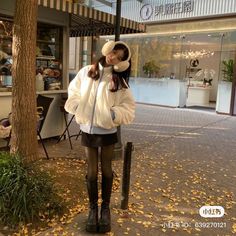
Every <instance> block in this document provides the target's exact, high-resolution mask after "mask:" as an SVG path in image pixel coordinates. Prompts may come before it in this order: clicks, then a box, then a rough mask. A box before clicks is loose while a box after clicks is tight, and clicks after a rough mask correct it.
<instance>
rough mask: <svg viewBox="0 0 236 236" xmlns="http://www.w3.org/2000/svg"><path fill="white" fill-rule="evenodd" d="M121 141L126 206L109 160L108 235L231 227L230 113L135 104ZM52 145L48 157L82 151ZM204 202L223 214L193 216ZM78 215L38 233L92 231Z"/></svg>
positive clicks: (233, 120)
mask: <svg viewBox="0 0 236 236" xmlns="http://www.w3.org/2000/svg"><path fill="white" fill-rule="evenodd" d="M74 129H76V125H74ZM122 140H123V143H126V142H127V141H130V142H133V144H134V146H135V150H134V152H133V156H132V168H131V169H132V172H131V186H130V198H129V210H127V211H122V210H121V209H120V200H121V190H120V186H121V179H122V176H121V175H122V160H115V161H114V170H115V173H116V181H117V183H118V185H117V187H116V190H115V191H114V193H113V195H112V202H111V208H112V231H111V232H110V233H109V234H108V235H118V236H121V235H142V236H144V235H145V236H156V235H157V236H162V235H167V236H172V235H177V236H185V235H199V236H213V235H219V236H226V235H229V236H230V235H233V232H236V213H235V212H236V197H235V194H236V186H235V182H236V173H235V169H236V117H230V116H225V115H216V114H215V113H214V112H200V111H197V110H196V111H195V110H188V109H174V108H173V109H172V108H162V107H157V106H149V105H140V104H139V105H137V111H136V119H135V122H134V123H133V124H132V125H129V126H123V127H122ZM76 142H78V141H74V142H73V143H74V144H76ZM57 145H60V146H61V149H60V152H59V153H57V154H56V153H54V149H53V146H52V147H49V152H50V153H51V155H56V156H62V157H63V156H64V155H65V154H66V155H70V156H74V157H78V156H81V157H82V156H83V155H84V154H83V150H82V149H81V147H80V146H79V145H78V144H77V145H75V146H76V147H75V149H74V150H73V151H70V147H69V143H68V141H67V140H66V141H63V142H61V143H59V144H57ZM53 153H54V154H53ZM204 205H212V206H214V205H217V206H222V207H224V209H225V215H224V216H223V217H222V218H206V219H205V218H203V217H201V216H200V215H199V213H198V211H199V209H200V207H201V206H204ZM86 217H87V211H83V212H82V213H80V214H78V215H76V216H75V218H73V220H72V222H71V223H69V224H66V225H61V226H60V227H61V228H60V230H59V231H57V229H55V228H51V229H48V230H47V231H45V232H43V233H41V234H40V235H75V236H79V235H92V234H88V233H86V232H85V222H86ZM58 232H63V234H62V233H58ZM94 235H95V234H94Z"/></svg>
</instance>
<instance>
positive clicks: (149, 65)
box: [143, 60, 160, 78]
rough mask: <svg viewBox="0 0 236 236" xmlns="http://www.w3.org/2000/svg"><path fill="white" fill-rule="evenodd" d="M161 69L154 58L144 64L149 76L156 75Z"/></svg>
mask: <svg viewBox="0 0 236 236" xmlns="http://www.w3.org/2000/svg"><path fill="white" fill-rule="evenodd" d="M159 70H160V67H159V66H158V65H157V64H156V62H155V61H154V60H151V61H147V62H146V63H145V64H144V65H143V72H144V74H146V75H147V76H148V78H150V77H154V76H156V75H157V74H158V72H159Z"/></svg>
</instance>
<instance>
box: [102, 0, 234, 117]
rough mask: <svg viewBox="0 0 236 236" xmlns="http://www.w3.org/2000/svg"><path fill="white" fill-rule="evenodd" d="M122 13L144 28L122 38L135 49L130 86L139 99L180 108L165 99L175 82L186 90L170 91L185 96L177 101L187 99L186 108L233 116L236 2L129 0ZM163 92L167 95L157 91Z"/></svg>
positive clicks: (219, 0) (167, 97)
mask: <svg viewBox="0 0 236 236" xmlns="http://www.w3.org/2000/svg"><path fill="white" fill-rule="evenodd" d="M130 8H132V9H134V10H133V11H132V13H131V12H129V11H128V9H130ZM100 9H102V8H100ZM106 10H107V12H109V13H112V12H113V11H114V9H111V8H110V9H109V8H108V7H106ZM122 13H123V16H124V17H128V15H129V17H130V18H131V19H133V20H136V21H139V22H143V23H145V24H146V26H147V28H146V32H147V33H145V34H140V35H135V37H133V36H132V35H125V36H122V37H121V38H122V39H123V40H124V41H126V42H127V43H128V44H129V45H131V48H132V51H133V57H132V66H133V71H132V72H133V73H132V76H133V77H134V79H131V87H133V89H134V93H135V94H136V100H137V101H142V102H145V103H154V104H159V105H171V106H183V102H180V103H176V102H175V103H173V102H170V101H169V98H170V96H169V95H171V94H170V93H169V91H170V89H172V88H171V87H172V84H173V83H172V82H170V80H171V79H175V80H179V81H181V82H182V83H185V86H186V89H182V90H181V89H179V87H181V86H179V85H178V86H177V87H176V86H174V87H175V88H177V90H176V89H174V88H173V92H174V94H176V92H178V91H182V92H184V93H185V94H179V97H182V98H183V99H186V101H185V105H186V106H207V107H214V108H215V109H216V111H217V112H219V113H226V114H229V113H232V111H233V114H236V109H235V108H234V104H235V103H234V99H235V98H234V97H235V96H232V100H231V91H232V68H233V64H234V60H235V51H236V1H234V0H228V1H222V0H208V1H206V0H172V1H171V0H163V1H154V0H147V1H145V4H144V3H141V2H140V1H127V2H125V3H124V4H123V8H122ZM110 38H111V37H103V38H101V41H103V40H106V39H110ZM101 44H102V43H101ZM98 50H99V49H98ZM232 62H233V63H232ZM136 78H138V79H136ZM155 81H157V82H156V83H155ZM142 84H143V87H142ZM147 89H148V91H147ZM163 89H167V90H166V92H157V91H163ZM141 91H142V92H141ZM155 91H156V93H155ZM233 93H234V91H233ZM165 95H167V96H165ZM233 95H234V94H233ZM163 96H164V97H163ZM171 99H175V97H171ZM158 102H160V103H158ZM180 104H182V105H180ZM230 109H231V110H230ZM233 109H234V110H233Z"/></svg>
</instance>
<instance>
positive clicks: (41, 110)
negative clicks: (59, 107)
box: [0, 95, 54, 159]
mask: <svg viewBox="0 0 236 236" xmlns="http://www.w3.org/2000/svg"><path fill="white" fill-rule="evenodd" d="M53 99H54V98H50V97H45V96H42V95H38V97H37V135H38V137H39V140H40V142H41V144H42V146H43V150H44V152H45V155H46V157H47V159H49V155H48V152H47V149H46V146H45V144H44V141H43V139H42V136H41V134H40V133H41V130H42V128H43V124H44V121H45V119H46V117H47V113H48V110H49V107H50V105H51V103H52V101H53ZM0 125H1V126H3V127H4V128H7V127H9V128H10V129H11V124H10V119H9V117H8V118H3V119H1V120H0ZM0 138H3V139H4V140H5V141H6V142H7V143H6V146H4V147H3V148H4V149H9V148H10V139H11V130H10V132H9V134H8V135H7V136H6V135H5V136H3V137H1V136H0Z"/></svg>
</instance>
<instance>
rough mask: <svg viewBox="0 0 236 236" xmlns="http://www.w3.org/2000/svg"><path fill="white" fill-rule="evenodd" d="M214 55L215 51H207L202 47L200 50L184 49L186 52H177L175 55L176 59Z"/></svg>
mask: <svg viewBox="0 0 236 236" xmlns="http://www.w3.org/2000/svg"><path fill="white" fill-rule="evenodd" d="M213 55H214V52H211V51H207V50H205V49H202V50H200V51H192V50H190V51H184V52H177V53H175V54H174V55H173V57H174V58H176V59H180V58H182V59H195V58H203V57H211V56H213Z"/></svg>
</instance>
